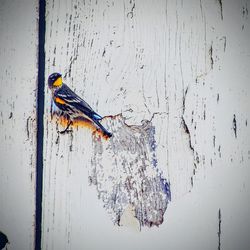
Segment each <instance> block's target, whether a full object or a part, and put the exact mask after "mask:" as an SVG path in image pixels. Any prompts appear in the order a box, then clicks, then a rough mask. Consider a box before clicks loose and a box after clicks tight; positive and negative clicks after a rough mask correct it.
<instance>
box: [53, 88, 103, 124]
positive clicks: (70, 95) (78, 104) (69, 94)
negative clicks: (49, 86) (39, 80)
mask: <svg viewBox="0 0 250 250" xmlns="http://www.w3.org/2000/svg"><path fill="white" fill-rule="evenodd" d="M54 97H55V98H54V99H55V100H56V102H58V103H60V102H61V104H62V103H63V102H64V103H65V104H67V105H69V106H71V107H73V108H75V109H77V110H80V111H81V112H83V113H84V114H86V115H88V116H89V117H90V118H95V119H97V120H100V119H102V117H101V116H100V115H98V114H97V113H96V112H95V111H94V110H93V109H92V108H91V107H90V106H89V104H88V103H86V102H85V101H84V100H83V99H82V98H81V97H80V96H78V95H77V94H76V93H75V92H74V91H72V90H71V89H70V88H69V87H68V86H67V85H66V84H63V86H62V87H61V88H60V89H58V90H57V91H55V94H54Z"/></svg>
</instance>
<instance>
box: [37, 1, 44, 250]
mask: <svg viewBox="0 0 250 250" xmlns="http://www.w3.org/2000/svg"><path fill="white" fill-rule="evenodd" d="M45 5H46V0H39V21H38V80H37V152H36V215H35V225H36V226H35V250H40V249H41V235H42V234H41V232H42V230H41V228H42V190H43V128H44V125H43V116H44V81H45V78H44V74H45V51H44V45H45Z"/></svg>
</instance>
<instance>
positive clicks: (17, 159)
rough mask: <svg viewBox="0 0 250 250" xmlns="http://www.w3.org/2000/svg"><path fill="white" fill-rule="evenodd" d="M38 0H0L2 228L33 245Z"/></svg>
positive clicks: (19, 242) (17, 241)
mask: <svg viewBox="0 0 250 250" xmlns="http://www.w3.org/2000/svg"><path fill="white" fill-rule="evenodd" d="M37 8H38V1H29V0H26V1H1V6H0V44H1V46H0V88H1V90H0V141H1V145H0V231H1V232H2V233H4V234H5V235H6V236H7V237H8V240H9V244H7V247H8V249H25V250H26V249H34V232H35V227H34V226H35V180H36V175H35V163H36V87H37V44H38V41H37V36H38V30H37V18H38V13H37Z"/></svg>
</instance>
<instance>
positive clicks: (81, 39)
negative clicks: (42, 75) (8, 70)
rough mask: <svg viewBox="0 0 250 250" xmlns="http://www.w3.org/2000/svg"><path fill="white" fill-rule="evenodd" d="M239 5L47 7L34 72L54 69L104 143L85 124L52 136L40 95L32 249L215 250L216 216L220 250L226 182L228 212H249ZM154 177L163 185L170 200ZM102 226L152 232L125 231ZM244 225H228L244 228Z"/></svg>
mask: <svg viewBox="0 0 250 250" xmlns="http://www.w3.org/2000/svg"><path fill="white" fill-rule="evenodd" d="M246 6H247V3H246V2H237V3H235V2H234V3H232V2H230V3H229V2H227V3H226V2H225V3H224V1H214V2H211V1H208V0H207V1H202V0H199V1H198V0H197V1H195V0H194V1H188V2H187V1H168V2H166V1H157V2H156V1H139V0H137V1H105V2H104V1H83V2H81V1H66V0H65V1H60V0H56V1H53V2H49V3H48V5H47V33H46V46H45V48H46V56H47V58H46V76H48V75H49V74H50V73H53V72H54V71H59V72H61V73H63V74H64V81H65V82H66V83H67V84H68V85H69V86H70V87H71V88H72V89H74V90H75V91H76V92H77V93H78V94H79V95H80V96H82V97H83V98H84V99H85V100H86V101H87V102H88V103H89V104H90V105H91V106H92V107H93V108H94V109H95V110H96V111H97V112H98V113H100V114H101V115H106V117H105V119H103V121H102V122H103V124H104V125H105V126H106V127H107V128H108V129H110V130H111V132H112V133H113V134H114V136H113V137H112V138H111V139H110V140H105V139H104V138H103V137H102V136H101V135H99V134H98V133H95V132H94V130H95V128H93V127H92V126H89V125H86V124H85V125H82V124H75V125H74V126H72V130H73V131H72V132H71V133H67V134H64V135H61V134H58V130H62V129H63V126H62V124H61V122H60V119H59V118H56V117H54V118H52V117H51V110H53V109H54V107H51V96H50V93H49V91H48V89H45V91H46V102H45V103H46V110H45V123H46V126H45V138H44V142H45V150H44V152H45V153H44V158H45V159H44V167H45V172H44V207H43V248H44V249H69V248H72V249H79V248H82V247H86V248H93V249H100V247H101V246H105V247H106V248H109V249H117V246H118V244H120V245H119V246H121V245H122V246H124V249H128V247H135V246H140V247H139V248H143V249H145V248H149V249H152V248H154V249H157V248H159V249H160V248H163V247H165V246H167V245H168V246H170V248H171V247H172V248H179V249H183V248H187V246H188V247H189V248H200V249H201V248H202V249H204V248H205V249H206V248H207V249H211V248H217V247H218V234H217V232H218V210H219V209H220V211H221V214H223V218H222V222H221V234H220V241H219V242H220V247H222V248H223V246H224V245H225V246H228V245H230V242H231V240H230V238H229V235H231V234H235V232H236V231H235V230H234V229H233V227H230V229H227V230H225V228H224V225H226V224H227V223H230V222H232V223H237V219H238V218H237V216H236V215H235V214H234V209H235V205H234V204H231V203H230V199H227V198H224V199H223V197H225V196H227V195H228V190H231V188H232V187H231V185H232V181H233V180H235V182H236V183H237V184H236V183H235V189H234V190H233V191H232V194H233V195H234V197H235V196H237V197H235V199H236V200H237V202H238V204H241V205H242V206H240V207H241V208H238V210H237V209H236V211H240V212H241V213H242V214H243V215H244V217H247V216H248V215H249V212H247V210H246V209H245V208H246V207H249V205H247V204H248V202H249V198H247V197H248V194H249V184H247V183H246V178H247V176H249V143H247V142H246V141H245V140H244V138H246V137H247V136H249V126H248V125H247V121H248V120H249V112H247V110H248V109H247V105H249V100H248V99H249V87H248V86H247V84H246V82H247V79H248V78H249V73H248V71H247V67H246V65H249V51H250V48H249V44H248V43H246V38H247V37H249V20H248V18H247V17H246V16H247V10H246V9H247V7H246ZM230 16H233V17H234V18H235V20H237V25H236V24H235V23H231V22H232V21H231V18H230ZM243 26H244V28H242V27H243ZM235 33H236V34H237V38H238V39H236V38H235V37H234V36H235ZM231 58H233V60H232V59H231ZM235 62H237V65H238V66H235ZM236 82H237V84H235V83H236ZM235 95H236V96H235ZM235 97H236V98H235ZM238 117H239V119H238ZM234 120H235V121H234ZM235 131H237V132H235ZM93 132H94V133H93ZM151 133H153V136H151ZM236 134H237V137H236V136H235V135H236ZM152 142H154V143H155V148H154V149H153V150H152V148H151V146H152ZM154 143H153V144H154ZM239 166H240V167H241V168H240V169H238V168H239ZM227 167H228V168H227ZM142 169H143V171H142ZM149 177H150V178H149ZM223 178H224V179H223ZM161 179H163V180H164V182H165V183H168V184H169V183H170V192H171V197H172V202H171V203H170V204H169V203H168V202H169V196H168V195H166V194H167V192H166V191H164V189H163V187H162V186H160V185H159V184H160V183H161ZM223 180H224V181H223ZM145 182H147V185H145V186H146V189H145V190H146V192H145V196H143V195H142V190H143V188H142V186H143V185H144V183H145ZM222 183H223V184H222ZM89 184H93V185H91V186H89ZM221 185H222V186H221ZM241 185H244V188H243V191H242V192H243V193H242V196H239V192H241V191H240V190H241ZM131 187H132V188H131ZM189 191H191V193H189V194H187V193H188V192H189ZM140 192H141V193H140ZM136 193H137V194H136ZM208 197H209V198H208ZM98 198H99V200H98ZM220 198H221V199H220ZM151 201H155V204H153V203H151ZM229 204H230V206H229ZM167 205H169V208H167ZM242 207H244V208H242ZM166 208H167V210H166ZM160 209H161V210H162V211H161V212H162V214H160V213H159V211H160ZM165 210H166V212H165ZM142 211H143V212H142ZM164 212H165V215H164ZM151 213H152V214H151ZM107 214H108V216H107ZM153 214H154V216H153ZM145 215H146V216H145ZM106 216H107V217H106ZM230 216H231V217H230ZM149 217H150V218H151V219H152V220H148V218H149ZM128 218H129V219H128ZM145 218H146V220H145ZM162 218H165V219H164V223H163V224H161V223H162ZM180 218H181V219H180ZM229 218H232V219H229ZM130 220H132V222H131V221H130ZM111 221H113V222H114V224H115V225H125V224H126V223H127V224H133V225H135V226H137V227H143V226H145V225H146V226H151V223H152V225H159V224H161V226H159V228H157V229H158V230H155V231H154V229H150V230H151V231H147V229H145V227H144V228H143V230H142V232H141V233H140V236H138V235H136V236H131V235H130V234H129V233H128V232H124V231H123V230H122V229H121V230H120V229H119V230H118V229H117V228H116V227H115V226H113V224H112V222H111ZM130 222H131V223H130ZM109 223H110V224H109ZM246 223H247V222H246ZM246 223H245V224H244V223H243V224H242V226H241V225H239V224H237V225H238V227H239V228H241V229H244V228H245V227H247V226H246V225H247V224H246ZM190 225H192V226H193V227H192V228H193V230H191V227H190ZM228 228H229V227H228ZM104 232H105V233H104ZM176 232H181V235H182V241H179V240H178V237H177V233H176ZM91 235H96V237H98V241H95V240H93V239H92V238H91V237H92V236H91ZM128 235H129V237H131V242H127V240H126V239H127V238H126V237H127V236H128ZM125 236H126V237H125ZM114 239H116V240H114ZM155 239H157V243H155V245H153V243H152V242H155ZM236 239H239V237H238V238H237V237H236ZM244 239H245V238H244ZM225 241H226V243H225ZM236 241H237V240H236ZM204 242H205V243H207V245H206V247H204ZM245 242H247V239H245ZM245 242H244V241H243V240H242V241H241V244H242V246H243V243H244V244H245Z"/></svg>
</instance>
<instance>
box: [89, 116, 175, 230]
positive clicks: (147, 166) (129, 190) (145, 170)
mask: <svg viewBox="0 0 250 250" xmlns="http://www.w3.org/2000/svg"><path fill="white" fill-rule="evenodd" d="M112 127H113V129H112ZM110 129H111V130H112V131H113V137H112V138H111V139H110V140H108V141H103V140H101V139H100V137H99V136H94V138H93V147H94V152H95V153H94V156H93V158H92V160H91V162H92V171H91V175H90V176H89V181H90V184H93V185H96V189H97V192H98V197H99V198H100V199H101V200H102V201H103V203H104V208H105V209H106V210H107V212H108V213H109V214H110V216H111V219H112V221H113V222H114V224H116V225H118V226H120V225H121V224H120V220H121V217H122V215H123V213H124V212H125V211H126V208H127V207H132V208H133V211H134V215H133V216H134V217H135V218H136V219H137V220H138V222H139V225H140V227H142V226H148V227H151V226H159V225H160V224H162V222H163V216H164V213H165V211H166V209H167V205H168V202H169V201H170V200H171V193H170V184H169V182H168V181H167V179H166V178H164V177H163V174H162V173H161V171H160V170H159V169H158V166H157V165H158V163H157V159H156V152H155V150H156V143H155V138H154V134H155V128H154V126H152V123H151V121H144V122H143V124H142V125H140V126H136V125H132V126H128V125H126V123H125V120H124V118H123V117H122V116H121V115H118V116H115V117H114V118H113V119H112V123H110ZM104 159H106V160H104ZM107 159H108V161H107Z"/></svg>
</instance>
